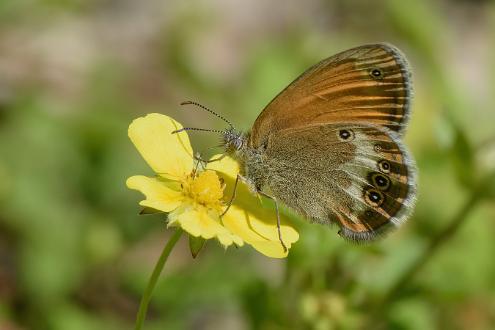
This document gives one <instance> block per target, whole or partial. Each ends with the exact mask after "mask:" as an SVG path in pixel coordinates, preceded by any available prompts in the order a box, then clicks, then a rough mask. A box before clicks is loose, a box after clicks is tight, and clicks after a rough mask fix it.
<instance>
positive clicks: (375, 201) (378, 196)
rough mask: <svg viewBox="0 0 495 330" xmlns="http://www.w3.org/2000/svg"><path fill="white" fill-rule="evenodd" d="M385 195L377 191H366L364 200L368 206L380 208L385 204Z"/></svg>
mask: <svg viewBox="0 0 495 330" xmlns="http://www.w3.org/2000/svg"><path fill="white" fill-rule="evenodd" d="M384 199H385V198H384V197H383V194H382V193H381V192H380V191H379V190H376V189H366V190H365V191H364V200H365V202H366V203H367V204H368V205H371V206H375V207H378V206H380V205H382V204H383V201H384Z"/></svg>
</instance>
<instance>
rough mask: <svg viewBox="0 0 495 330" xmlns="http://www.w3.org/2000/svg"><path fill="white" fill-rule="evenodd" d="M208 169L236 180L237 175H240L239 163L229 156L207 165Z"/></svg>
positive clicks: (217, 157) (217, 156)
mask: <svg viewBox="0 0 495 330" xmlns="http://www.w3.org/2000/svg"><path fill="white" fill-rule="evenodd" d="M221 157H223V156H222V155H214V156H213V157H211V158H210V160H213V159H219V158H221ZM206 168H207V169H208V170H214V171H217V172H220V173H222V174H224V175H226V176H228V177H231V178H234V179H235V178H236V177H237V174H238V173H239V163H237V162H236V161H235V160H234V159H232V158H230V157H229V156H225V157H223V158H222V159H221V160H219V161H215V162H211V163H208V164H207V165H206Z"/></svg>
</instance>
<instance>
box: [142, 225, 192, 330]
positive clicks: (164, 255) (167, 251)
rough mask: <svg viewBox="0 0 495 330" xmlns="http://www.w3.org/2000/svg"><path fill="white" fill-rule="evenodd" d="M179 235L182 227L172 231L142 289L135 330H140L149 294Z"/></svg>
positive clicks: (149, 298) (151, 292)
mask: <svg viewBox="0 0 495 330" xmlns="http://www.w3.org/2000/svg"><path fill="white" fill-rule="evenodd" d="M181 235H182V229H180V228H177V230H176V231H175V232H174V234H173V235H172V237H170V239H169V241H168V242H167V244H166V245H165V247H164V248H163V251H162V254H161V255H160V258H158V261H157V263H156V265H155V268H154V269H153V273H152V274H151V277H150V280H149V282H148V285H147V286H146V290H144V293H143V297H142V298H141V303H140V304H139V311H138V313H137V316H136V326H135V327H134V329H135V330H140V329H141V328H142V326H143V323H144V319H145V318H146V312H147V311H148V305H149V303H150V300H151V295H152V294H153V290H154V289H155V286H156V282H157V281H158V277H159V276H160V274H161V273H162V270H163V267H164V266H165V263H166V262H167V259H168V256H169V255H170V252H172V249H173V248H174V246H175V244H176V243H177V241H178V240H179V238H180V236H181Z"/></svg>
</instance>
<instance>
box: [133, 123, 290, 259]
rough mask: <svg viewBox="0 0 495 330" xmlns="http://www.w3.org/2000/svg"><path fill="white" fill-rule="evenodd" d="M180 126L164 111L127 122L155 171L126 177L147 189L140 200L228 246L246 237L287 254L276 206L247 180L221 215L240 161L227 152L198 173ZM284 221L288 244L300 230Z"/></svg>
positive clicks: (276, 254) (273, 253) (270, 252)
mask: <svg viewBox="0 0 495 330" xmlns="http://www.w3.org/2000/svg"><path fill="white" fill-rule="evenodd" d="M181 128H182V126H181V125H180V124H179V123H178V122H176V121H175V120H173V119H172V118H170V117H168V116H165V115H161V114H149V115H147V116H145V117H141V118H138V119H136V120H134V121H133V122H132V123H131V125H130V126H129V137H130V139H131V141H132V142H133V143H134V145H135V146H136V148H137V149H138V151H139V152H140V154H141V156H142V157H143V158H144V159H145V160H146V162H147V163H148V164H149V165H150V167H151V168H152V169H153V170H154V171H155V173H156V174H157V176H156V177H146V176H141V175H138V176H132V177H130V178H129V179H128V180H127V186H128V187H129V188H130V189H135V190H139V191H140V192H142V193H143V194H144V195H145V197H146V199H144V200H142V201H141V202H140V203H139V204H140V205H141V206H143V207H146V208H151V209H154V210H158V211H163V212H167V213H168V224H169V226H179V227H181V228H182V229H183V230H185V231H186V232H188V233H189V234H190V235H192V236H194V237H202V238H204V239H211V238H216V239H218V240H219V242H220V243H221V244H222V245H223V246H225V247H227V246H229V245H231V244H236V245H238V246H242V245H243V244H244V242H246V243H248V244H250V245H251V246H253V247H254V248H255V249H256V250H258V251H259V252H261V253H263V254H265V255H267V256H269V257H273V258H283V257H286V256H287V253H288V251H284V249H283V247H282V244H281V243H280V240H279V237H278V232H277V226H276V215H275V212H274V211H271V210H267V209H264V208H261V207H260V205H259V203H260V202H259V200H258V199H257V198H256V197H255V196H253V195H252V194H251V193H250V192H249V190H248V189H247V187H246V186H245V185H244V184H242V183H239V184H238V186H237V197H236V199H235V201H234V203H233V204H232V206H231V207H230V209H229V211H228V212H227V213H226V214H225V215H224V216H223V217H221V214H222V212H223V211H224V210H225V207H226V201H228V200H229V199H230V196H232V193H233V186H234V181H235V178H236V177H237V174H238V173H239V167H238V164H237V163H236V162H235V161H234V160H233V159H231V158H229V157H225V158H223V159H222V160H220V161H217V162H213V163H209V164H208V165H207V166H206V169H204V171H202V172H199V173H196V171H195V168H194V158H193V151H192V148H191V144H190V142H189V137H188V136H187V133H186V132H180V133H177V134H172V132H173V131H175V130H178V129H181ZM214 157H218V156H214ZM219 175H220V177H221V178H222V180H221V179H220V178H219ZM224 183H226V185H225V184H224ZM226 187H227V189H226V190H227V193H226V194H225V195H224V189H225V188H226ZM282 222H283V223H282V226H281V231H282V237H283V240H284V243H285V245H286V246H287V248H290V246H291V244H292V243H294V242H296V241H297V240H298V239H299V235H298V233H297V231H296V230H295V229H294V228H292V227H291V226H289V225H287V224H286V223H285V221H284V219H283V218H282Z"/></svg>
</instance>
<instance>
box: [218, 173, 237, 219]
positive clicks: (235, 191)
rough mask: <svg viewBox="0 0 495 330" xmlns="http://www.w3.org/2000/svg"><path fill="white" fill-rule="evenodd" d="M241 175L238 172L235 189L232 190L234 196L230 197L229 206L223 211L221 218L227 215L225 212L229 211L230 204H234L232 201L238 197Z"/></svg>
mask: <svg viewBox="0 0 495 330" xmlns="http://www.w3.org/2000/svg"><path fill="white" fill-rule="evenodd" d="M240 177H241V176H240V175H239V174H237V177H236V178H235V183H234V191H233V192H232V196H231V197H230V200H229V202H228V203H227V208H226V209H225V210H224V211H223V213H222V214H221V215H220V218H221V217H223V216H224V215H225V213H227V211H228V210H229V209H230V206H231V205H232V203H233V202H234V199H235V197H236V194H237V184H238V183H239V178H240Z"/></svg>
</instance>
